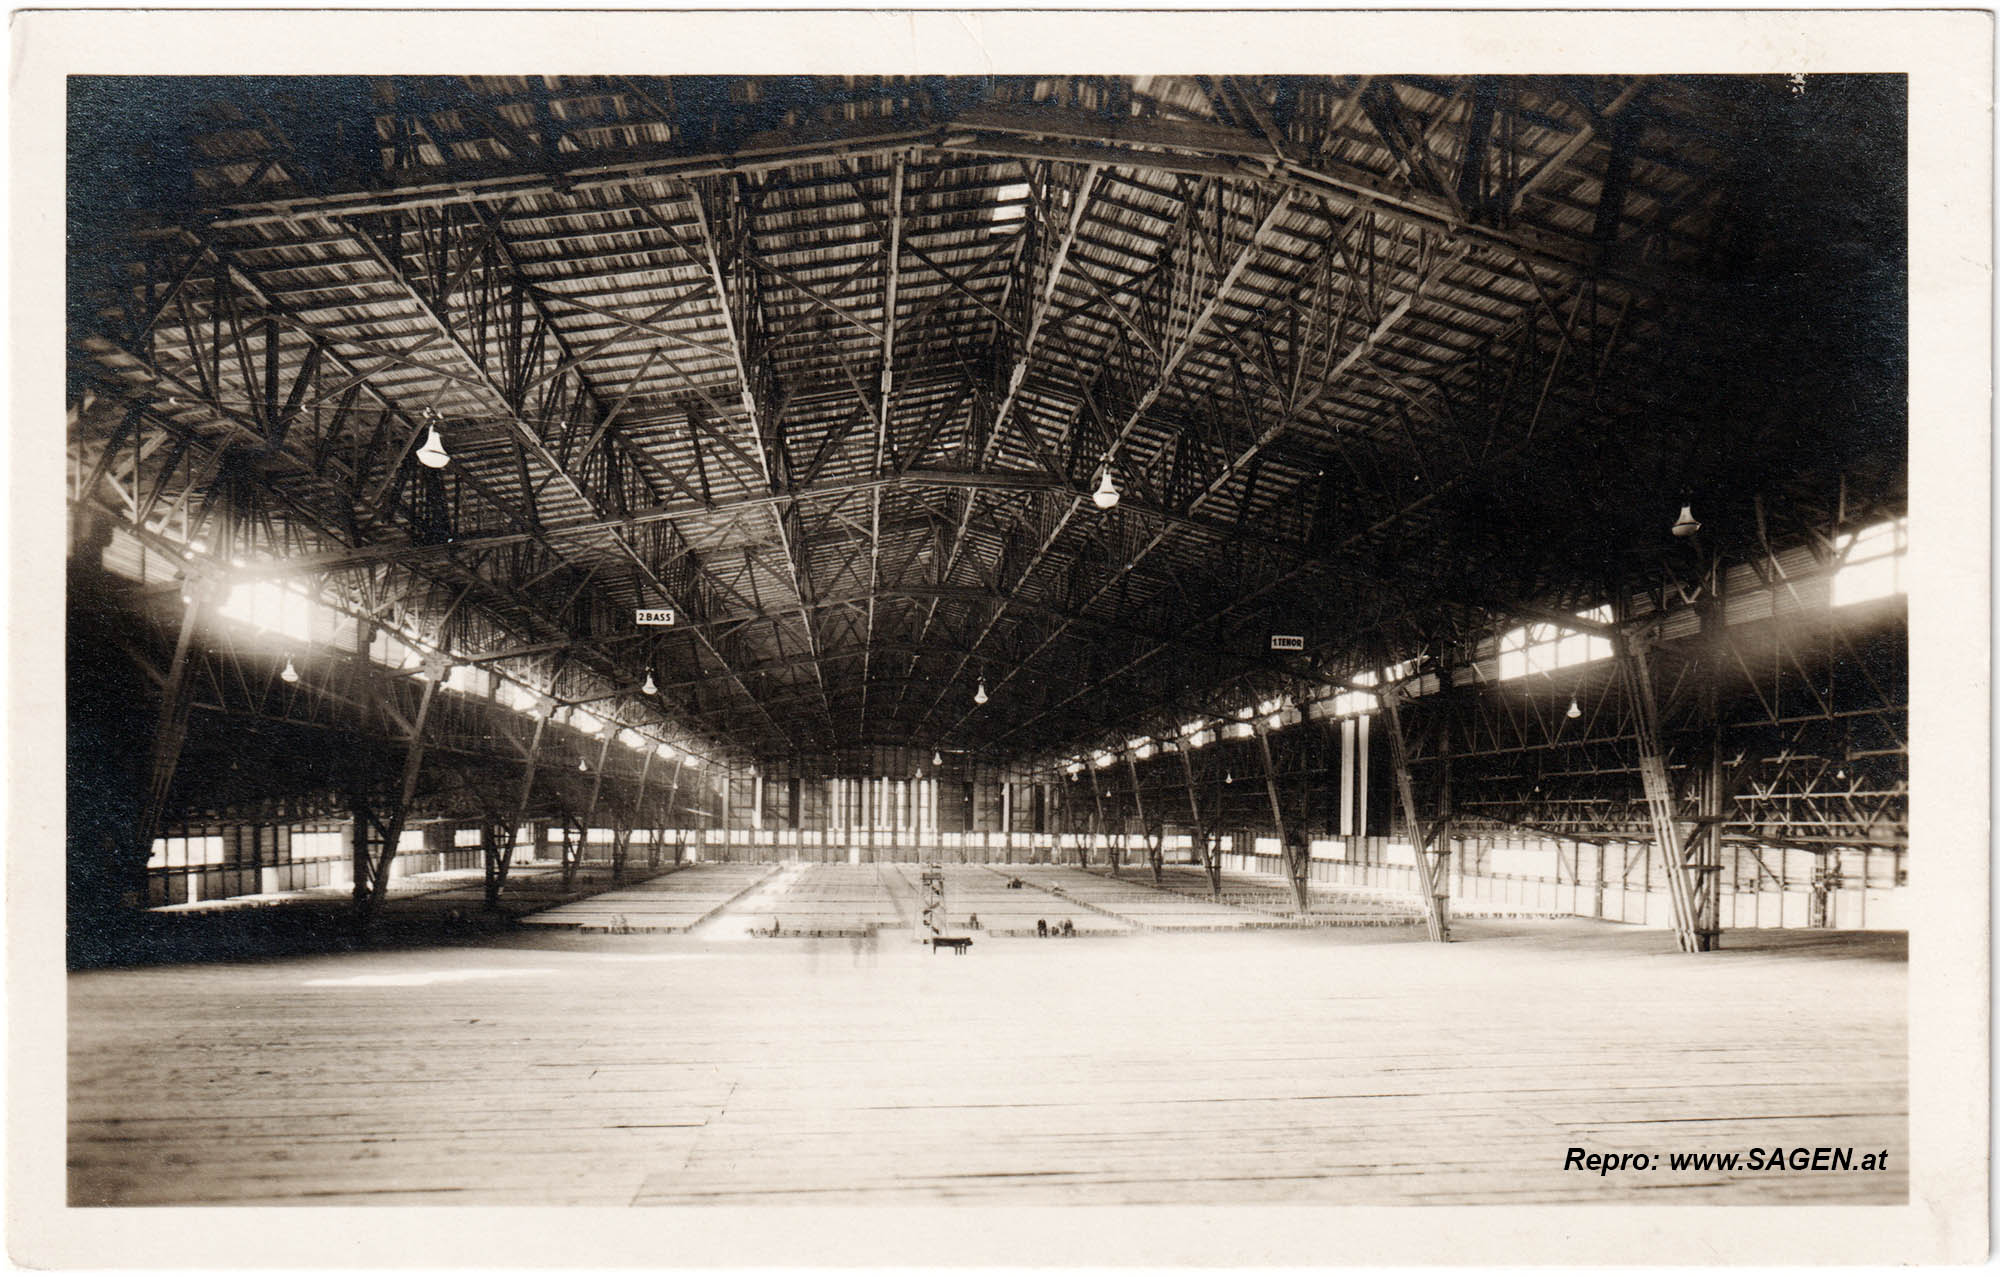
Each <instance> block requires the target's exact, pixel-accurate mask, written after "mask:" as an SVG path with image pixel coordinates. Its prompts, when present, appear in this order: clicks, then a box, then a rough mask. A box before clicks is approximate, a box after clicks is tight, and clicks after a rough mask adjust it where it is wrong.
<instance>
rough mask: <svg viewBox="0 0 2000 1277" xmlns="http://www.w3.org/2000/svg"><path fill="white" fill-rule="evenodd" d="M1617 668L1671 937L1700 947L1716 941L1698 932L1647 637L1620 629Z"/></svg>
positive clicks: (1687, 949)
mask: <svg viewBox="0 0 2000 1277" xmlns="http://www.w3.org/2000/svg"><path fill="white" fill-rule="evenodd" d="M1613 646H1614V649H1615V650H1616V652H1617V655H1618V668H1619V673H1620V674H1622V675H1623V676H1624V680H1625V692H1626V698H1627V700H1628V701H1629V702H1630V703H1631V707H1632V721H1633V736H1634V738H1635V739H1636V742H1637V744H1638V747H1639V781H1640V784H1641V785H1642V786H1643V787H1644V789H1645V793H1646V814H1647V816H1648V818H1649V819H1650V820H1651V822H1652V826H1653V840H1654V842H1655V843H1656V844H1657V845H1658V846H1659V849H1660V859H1661V861H1662V862H1663V863H1664V864H1665V865H1666V873H1667V894H1668V898H1669V899H1670V900H1671V901H1672V902H1673V909H1674V937H1675V939H1676V940H1677V941H1678V942H1679V943H1680V947H1681V951H1682V952H1684V953H1700V952H1702V951H1704V950H1707V949H1711V948H1713V947H1714V939H1715V937H1714V935H1713V934H1712V933H1711V934H1709V935H1706V936H1705V935H1703V934H1702V922H1701V916H1700V908H1699V905H1698V903H1697V900H1696V891H1695V885H1694V878H1695V874H1694V873H1693V872H1692V871H1691V870H1690V868H1689V865H1688V860H1687V856H1686V854H1685V852H1684V850H1683V847H1682V844H1681V832H1680V827H1679V824H1678V823H1677V820H1676V813H1675V811H1674V806H1675V804H1674V793H1673V782H1672V780H1671V778H1670V777H1669V774H1668V771H1667V758H1666V750H1665V748H1664V747H1663V746H1662V744H1661V741H1660V711H1659V702H1658V701H1656V700H1655V699H1654V698H1653V674H1652V668H1651V665H1650V663H1649V661H1648V659H1647V655H1646V640H1644V639H1642V638H1635V637H1633V636H1631V635H1627V634H1624V633H1620V634H1619V635H1618V636H1617V637H1616V638H1615V639H1614V640H1613Z"/></svg>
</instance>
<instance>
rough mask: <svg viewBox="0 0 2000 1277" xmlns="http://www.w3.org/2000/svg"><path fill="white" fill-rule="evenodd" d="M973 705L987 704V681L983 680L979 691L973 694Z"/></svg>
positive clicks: (980, 682) (980, 681)
mask: <svg viewBox="0 0 2000 1277" xmlns="http://www.w3.org/2000/svg"><path fill="white" fill-rule="evenodd" d="M972 703H973V704H974V705H984V704H985V703H986V680H985V679H983V678H982V679H980V680H979V690H978V691H976V692H974V693H973V694H972Z"/></svg>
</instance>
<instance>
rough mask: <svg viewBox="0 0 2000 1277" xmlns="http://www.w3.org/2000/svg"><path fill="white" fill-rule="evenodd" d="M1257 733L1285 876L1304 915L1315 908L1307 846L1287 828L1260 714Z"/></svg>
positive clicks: (1274, 768) (1276, 771)
mask: <svg viewBox="0 0 2000 1277" xmlns="http://www.w3.org/2000/svg"><path fill="white" fill-rule="evenodd" d="M1255 727H1256V732H1257V753H1258V756H1259V757H1261V758H1262V759H1263V760H1264V794H1265V796H1266V797H1267V798H1269V799H1270V800H1271V823H1272V824H1274V825H1276V826H1277V830H1278V849H1279V851H1280V852H1282V853H1283V854H1284V857H1285V877H1286V878H1288V879H1289V880H1290V881H1291V884H1292V900H1293V903H1294V905H1295V906H1296V908H1297V909H1298V913H1299V916H1300V917H1302V918H1303V917H1304V916H1305V915H1306V914H1307V913H1309V912H1310V911H1311V907H1312V900H1311V895H1310V889H1309V888H1308V886H1307V884H1306V867H1307V862H1306V846H1305V843H1304V841H1303V840H1300V841H1298V842H1296V843H1295V842H1294V841H1293V839H1292V837H1291V836H1290V835H1291V832H1292V831H1290V830H1287V829H1286V827H1285V811H1284V805H1283V804H1282V803H1281V802H1279V800H1278V770H1277V768H1276V767H1275V766H1273V765H1272V763H1271V736H1270V729H1269V728H1267V727H1265V725H1264V719H1263V718H1262V716H1259V717H1258V718H1257V720H1256V723H1255Z"/></svg>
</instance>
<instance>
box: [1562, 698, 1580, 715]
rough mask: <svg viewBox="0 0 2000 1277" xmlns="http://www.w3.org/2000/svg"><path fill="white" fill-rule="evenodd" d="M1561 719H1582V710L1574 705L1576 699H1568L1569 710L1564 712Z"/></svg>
mask: <svg viewBox="0 0 2000 1277" xmlns="http://www.w3.org/2000/svg"><path fill="white" fill-rule="evenodd" d="M1563 717H1565V718H1582V717H1583V708H1582V707H1581V706H1579V705H1578V704H1577V703H1576V697H1574V696H1572V697H1570V698H1569V709H1567V710H1566V711H1564V713H1563Z"/></svg>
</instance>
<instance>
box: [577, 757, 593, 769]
mask: <svg viewBox="0 0 2000 1277" xmlns="http://www.w3.org/2000/svg"><path fill="white" fill-rule="evenodd" d="M576 769H577V770H578V771H580V772H587V771H589V770H590V764H589V763H587V762H585V761H584V760H583V759H581V758H579V759H577V760H576Z"/></svg>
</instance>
